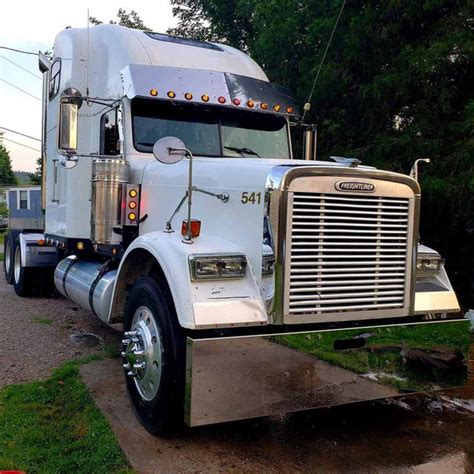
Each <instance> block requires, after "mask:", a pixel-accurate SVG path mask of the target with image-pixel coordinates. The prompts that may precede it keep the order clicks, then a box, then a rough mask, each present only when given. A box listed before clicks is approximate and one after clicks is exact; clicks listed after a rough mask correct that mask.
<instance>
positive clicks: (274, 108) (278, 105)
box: [273, 104, 281, 112]
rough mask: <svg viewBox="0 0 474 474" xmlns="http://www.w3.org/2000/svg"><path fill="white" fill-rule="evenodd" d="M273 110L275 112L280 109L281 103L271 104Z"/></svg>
mask: <svg viewBox="0 0 474 474" xmlns="http://www.w3.org/2000/svg"><path fill="white" fill-rule="evenodd" d="M273 110H274V111H275V112H280V110H281V105H280V104H275V105H274V106H273Z"/></svg>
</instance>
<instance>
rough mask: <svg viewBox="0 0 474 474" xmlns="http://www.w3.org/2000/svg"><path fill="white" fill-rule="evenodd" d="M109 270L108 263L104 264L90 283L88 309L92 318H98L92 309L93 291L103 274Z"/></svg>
mask: <svg viewBox="0 0 474 474" xmlns="http://www.w3.org/2000/svg"><path fill="white" fill-rule="evenodd" d="M108 270H109V262H105V263H104V264H103V265H102V266H101V267H100V269H99V271H98V273H97V276H96V277H95V279H94V281H93V282H92V285H91V287H90V290H89V308H90V310H91V311H92V314H93V315H94V316H97V317H99V316H98V314H97V313H96V311H95V309H94V292H95V289H96V287H97V285H98V283H99V281H100V279H101V278H102V277H103V276H104V274H105V273H107V272H108Z"/></svg>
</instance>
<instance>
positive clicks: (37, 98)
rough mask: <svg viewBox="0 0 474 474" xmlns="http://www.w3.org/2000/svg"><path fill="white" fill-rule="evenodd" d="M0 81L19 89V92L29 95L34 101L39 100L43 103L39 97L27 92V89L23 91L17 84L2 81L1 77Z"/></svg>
mask: <svg viewBox="0 0 474 474" xmlns="http://www.w3.org/2000/svg"><path fill="white" fill-rule="evenodd" d="M0 81H2V82H5V83H6V84H8V85H9V86H11V87H14V88H15V89H18V90H19V91H21V92H24V93H25V94H27V95H29V96H30V97H33V99H36V100H39V101H40V102H41V99H40V98H39V97H37V96H36V95H33V94H30V93H29V92H28V91H25V89H22V88H21V87H18V86H15V84H12V83H11V82H8V81H7V80H5V79H2V78H1V77H0Z"/></svg>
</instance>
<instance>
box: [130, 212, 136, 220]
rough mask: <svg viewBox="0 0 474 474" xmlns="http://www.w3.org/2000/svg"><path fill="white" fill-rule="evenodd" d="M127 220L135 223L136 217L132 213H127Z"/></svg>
mask: <svg viewBox="0 0 474 474" xmlns="http://www.w3.org/2000/svg"><path fill="white" fill-rule="evenodd" d="M128 220H129V221H136V220H137V215H136V214H135V213H134V212H129V214H128Z"/></svg>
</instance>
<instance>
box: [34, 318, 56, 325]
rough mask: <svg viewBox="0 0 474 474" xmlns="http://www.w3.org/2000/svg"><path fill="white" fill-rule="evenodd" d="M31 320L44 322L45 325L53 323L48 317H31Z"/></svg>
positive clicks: (39, 322)
mask: <svg viewBox="0 0 474 474" xmlns="http://www.w3.org/2000/svg"><path fill="white" fill-rule="evenodd" d="M31 321H32V322H34V323H38V324H44V325H47V326H49V325H50V324H52V323H53V320H52V319H49V318H33V319H32V320H31Z"/></svg>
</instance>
